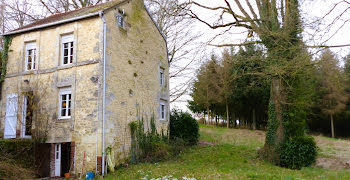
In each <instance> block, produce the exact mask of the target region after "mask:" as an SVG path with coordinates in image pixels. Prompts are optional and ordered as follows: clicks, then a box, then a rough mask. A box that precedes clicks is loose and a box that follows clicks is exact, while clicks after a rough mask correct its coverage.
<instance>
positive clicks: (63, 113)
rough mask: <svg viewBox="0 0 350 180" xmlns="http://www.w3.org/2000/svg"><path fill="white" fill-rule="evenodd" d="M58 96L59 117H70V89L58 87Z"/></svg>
mask: <svg viewBox="0 0 350 180" xmlns="http://www.w3.org/2000/svg"><path fill="white" fill-rule="evenodd" d="M59 98H60V101H59V103H60V104H59V118H60V119H66V118H70V117H71V113H72V90H71V89H70V88H64V89H60V97H59Z"/></svg>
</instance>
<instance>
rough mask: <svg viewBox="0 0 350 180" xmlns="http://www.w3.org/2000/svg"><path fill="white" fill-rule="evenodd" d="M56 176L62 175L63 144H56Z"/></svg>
mask: <svg viewBox="0 0 350 180" xmlns="http://www.w3.org/2000/svg"><path fill="white" fill-rule="evenodd" d="M55 176H61V144H55Z"/></svg>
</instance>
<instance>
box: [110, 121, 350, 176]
mask: <svg viewBox="0 0 350 180" xmlns="http://www.w3.org/2000/svg"><path fill="white" fill-rule="evenodd" d="M200 133H201V137H200V139H201V140H202V141H209V142H213V143H214V144H215V145H212V146H195V147H191V148H188V149H186V150H185V151H184V152H182V153H181V154H180V155H179V156H178V157H176V158H174V159H173V160H169V161H165V162H159V163H153V164H151V163H143V164H138V165H131V166H129V167H127V168H120V169H118V170H117V171H116V172H115V173H114V174H110V175H108V176H107V177H106V179H142V178H143V179H152V178H155V179H157V178H163V177H165V176H167V177H169V176H171V177H172V178H177V179H178V180H180V179H182V178H183V177H187V178H196V179H283V180H292V179H350V171H347V170H327V169H321V168H314V167H308V168H303V169H301V170H290V169H286V168H281V167H278V166H274V165H272V164H269V163H267V162H265V161H263V160H261V159H259V158H258V156H257V149H258V148H259V147H262V145H263V143H264V133H263V132H261V131H250V130H237V129H226V128H220V127H212V126H203V125H201V126H200ZM172 178H170V179H172Z"/></svg>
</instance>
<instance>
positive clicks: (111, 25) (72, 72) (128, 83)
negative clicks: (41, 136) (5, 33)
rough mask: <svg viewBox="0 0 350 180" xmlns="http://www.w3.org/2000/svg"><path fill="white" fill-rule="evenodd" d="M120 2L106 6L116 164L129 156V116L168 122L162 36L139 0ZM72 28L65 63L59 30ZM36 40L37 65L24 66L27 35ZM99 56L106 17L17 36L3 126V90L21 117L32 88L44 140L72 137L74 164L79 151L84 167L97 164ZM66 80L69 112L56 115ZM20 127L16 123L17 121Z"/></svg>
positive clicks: (109, 121)
mask: <svg viewBox="0 0 350 180" xmlns="http://www.w3.org/2000/svg"><path fill="white" fill-rule="evenodd" d="M118 8H119V9H124V10H125V12H126V16H125V24H126V26H125V28H120V27H118V26H117V23H116V18H115V15H116V14H118V13H119V11H118ZM118 8H112V9H110V10H108V11H106V12H105V14H104V17H105V18H106V20H107V55H106V57H107V58H106V66H107V72H106V77H107V83H106V85H107V89H106V148H107V147H109V146H110V147H112V149H113V150H114V151H115V153H114V154H115V156H116V157H115V159H116V164H117V165H118V164H120V163H122V160H124V159H125V158H127V157H128V156H129V150H130V141H131V139H130V130H129V126H128V124H129V122H132V121H135V120H137V119H138V117H139V118H141V117H143V118H144V119H145V121H146V124H148V123H149V120H150V118H151V117H152V116H154V117H155V121H156V125H157V129H158V131H161V130H164V131H166V130H167V128H168V123H169V104H168V103H169V93H168V92H169V81H168V77H169V73H168V69H169V66H168V59H167V50H166V42H165V40H164V39H163V37H162V35H161V34H160V33H159V31H158V29H157V27H156V26H155V25H154V23H153V21H152V20H151V18H150V17H149V15H148V14H147V12H146V10H145V9H144V6H143V1H142V0H133V1H128V2H127V3H124V4H122V5H121V6H120V7H118ZM70 33H73V34H74V39H75V51H74V61H73V64H72V65H69V66H65V67H62V66H60V65H59V62H60V57H59V55H60V38H61V35H65V34H70ZM34 41H35V42H36V47H37V52H38V54H37V56H38V57H39V58H38V66H39V67H38V69H37V70H35V71H31V72H25V71H24V51H25V43H26V42H34ZM102 59H103V22H102V20H101V18H100V17H98V16H96V17H93V18H89V19H85V20H80V21H77V22H73V23H68V24H64V25H60V26H56V27H51V28H46V29H43V30H39V31H34V32H29V33H25V34H20V35H17V36H15V37H14V39H13V42H12V45H11V48H10V52H9V61H8V69H7V72H8V73H7V77H6V79H5V82H4V84H3V89H2V99H1V102H0V103H1V104H0V105H1V108H0V118H1V123H0V131H1V132H0V133H1V134H3V130H4V129H3V128H4V119H5V118H4V117H5V111H6V95H7V94H11V93H17V94H19V96H20V97H19V99H20V102H19V105H20V106H19V110H18V112H19V113H18V120H19V121H18V122H20V119H21V118H22V114H21V113H20V112H21V98H22V99H23V96H22V94H23V92H28V91H33V92H34V94H35V97H36V99H35V100H36V103H37V104H38V113H36V114H35V118H36V120H35V121H37V122H36V123H35V124H34V125H33V129H34V130H38V129H44V130H46V131H47V133H46V134H45V135H47V141H46V142H47V143H61V142H74V150H75V151H74V153H75V154H74V160H75V166H74V168H73V169H72V170H73V172H76V173H80V171H81V168H82V164H83V159H84V153H85V155H86V158H85V160H84V173H85V172H87V171H93V172H94V171H95V170H96V168H99V167H96V166H100V165H101V160H102V159H101V156H102V75H103V74H102V69H103V63H102ZM161 68H162V69H164V73H165V83H164V85H163V86H161V85H160V83H159V78H160V77H159V71H160V69H161ZM64 87H71V89H72V92H73V93H72V96H73V98H72V100H73V101H72V102H73V104H72V109H73V110H72V112H73V114H72V118H70V119H65V120H62V119H58V105H59V89H60V88H64ZM160 101H165V102H167V103H166V106H167V118H166V120H162V121H160V118H159V113H160V112H159V111H160V108H159V103H160ZM146 128H147V126H146ZM17 129H18V130H20V123H17ZM51 166H52V165H51ZM99 170H100V169H99ZM51 173H53V172H51Z"/></svg>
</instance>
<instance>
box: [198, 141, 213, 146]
mask: <svg viewBox="0 0 350 180" xmlns="http://www.w3.org/2000/svg"><path fill="white" fill-rule="evenodd" d="M214 145H216V143H214V142H209V141H204V140H200V141H198V146H214Z"/></svg>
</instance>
